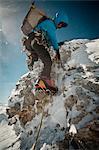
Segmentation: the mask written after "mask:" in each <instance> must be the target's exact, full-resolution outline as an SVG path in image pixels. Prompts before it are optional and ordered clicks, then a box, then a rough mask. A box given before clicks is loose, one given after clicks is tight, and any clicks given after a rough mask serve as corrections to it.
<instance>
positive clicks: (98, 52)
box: [86, 39, 99, 64]
mask: <svg viewBox="0 0 99 150" xmlns="http://www.w3.org/2000/svg"><path fill="white" fill-rule="evenodd" d="M86 46H87V49H86V51H87V53H88V54H89V59H90V60H91V61H93V62H95V63H96V64H98V63H99V39H97V40H93V41H91V42H89V43H86Z"/></svg>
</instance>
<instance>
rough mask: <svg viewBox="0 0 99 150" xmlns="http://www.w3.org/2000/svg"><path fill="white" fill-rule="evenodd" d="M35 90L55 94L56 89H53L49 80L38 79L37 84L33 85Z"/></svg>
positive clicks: (52, 82)
mask: <svg viewBox="0 0 99 150" xmlns="http://www.w3.org/2000/svg"><path fill="white" fill-rule="evenodd" d="M35 88H36V90H43V91H45V92H46V91H50V92H52V93H56V92H57V91H58V88H57V87H55V84H54V81H53V80H51V79H42V78H41V79H39V80H38V82H37V84H36V85H35Z"/></svg>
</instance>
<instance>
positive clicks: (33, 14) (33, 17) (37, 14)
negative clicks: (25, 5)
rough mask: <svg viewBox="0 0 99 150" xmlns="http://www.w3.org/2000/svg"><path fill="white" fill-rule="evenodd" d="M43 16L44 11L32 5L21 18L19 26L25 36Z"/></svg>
mask: <svg viewBox="0 0 99 150" xmlns="http://www.w3.org/2000/svg"><path fill="white" fill-rule="evenodd" d="M43 17H46V18H47V16H46V15H45V13H44V12H43V11H41V10H39V9H38V8H36V7H35V6H34V5H32V6H31V7H30V9H29V11H28V13H27V15H26V16H25V18H24V20H23V24H22V26H21V30H22V32H23V33H24V34H25V35H26V36H27V35H28V34H29V33H30V32H31V31H32V30H33V29H34V28H35V27H36V26H37V24H38V23H39V22H40V20H42V18H43Z"/></svg>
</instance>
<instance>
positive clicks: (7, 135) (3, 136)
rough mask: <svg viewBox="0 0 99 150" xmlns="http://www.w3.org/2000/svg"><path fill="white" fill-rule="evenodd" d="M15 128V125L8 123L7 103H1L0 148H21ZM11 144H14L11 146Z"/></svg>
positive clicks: (2, 149) (0, 149)
mask: <svg viewBox="0 0 99 150" xmlns="http://www.w3.org/2000/svg"><path fill="white" fill-rule="evenodd" d="M18 138H19V137H17V135H16V134H15V131H14V129H13V126H9V125H8V118H7V116H6V105H0V150H4V149H7V150H14V149H17V150H18V149H19V147H20V142H19V141H18ZM11 145H14V146H13V147H11Z"/></svg>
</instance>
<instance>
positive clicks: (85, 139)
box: [7, 39, 99, 150]
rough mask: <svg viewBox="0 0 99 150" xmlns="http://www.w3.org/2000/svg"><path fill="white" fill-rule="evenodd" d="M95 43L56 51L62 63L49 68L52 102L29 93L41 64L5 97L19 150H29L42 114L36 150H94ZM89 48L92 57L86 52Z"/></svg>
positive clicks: (98, 89) (98, 72)
mask: <svg viewBox="0 0 99 150" xmlns="http://www.w3.org/2000/svg"><path fill="white" fill-rule="evenodd" d="M97 42H99V40H94V41H89V40H86V39H85V40H80V39H78V40H72V41H69V42H65V43H64V45H62V46H61V48H60V54H61V60H62V61H61V63H60V64H57V63H55V62H53V66H52V73H51V76H52V78H53V79H54V80H55V83H56V85H57V86H58V89H59V91H58V93H57V94H56V95H54V96H53V95H47V96H46V95H44V94H43V95H42V93H41V95H39V96H38V95H36V96H35V95H34V93H33V89H34V84H35V81H36V79H37V78H38V75H39V73H40V71H41V69H42V67H43V64H42V63H41V61H40V60H39V61H38V62H36V63H35V65H34V69H33V71H31V72H28V73H27V74H26V75H24V76H23V77H21V79H20V80H19V81H18V83H17V84H16V87H15V89H14V90H13V91H12V93H11V95H10V97H9V101H8V108H7V115H8V117H9V118H10V120H9V122H10V125H11V124H14V130H15V132H16V134H17V135H18V136H19V137H20V149H21V150H26V149H27V150H29V149H31V147H32V145H33V143H35V140H36V137H37V132H38V128H39V125H40V123H41V118H42V114H43V119H42V125H41V130H40V134H39V138H38V144H37V145H36V149H37V150H38V149H40V148H41V147H42V148H41V150H43V149H44V147H45V148H46V149H51V150H52V149H53V150H54V149H55V150H58V149H60V150H65V149H66V148H67V149H70V148H71V149H72V148H73V149H77V148H79V149H83V148H86V149H92V148H96V149H98V148H99V146H98V141H99V139H98V136H97V134H98V133H99V128H98V127H99V126H98V125H99V124H98V123H99V122H98V118H99V114H98V113H99V105H98V104H99V65H98V57H97V61H96V60H95V58H94V59H93V58H92V57H94V56H93V55H94V49H95V48H96V49H97ZM92 43H94V46H93V47H91V53H92V52H93V55H92V56H91V54H90V51H89V49H88V46H89V47H90V44H92ZM92 48H93V51H92ZM87 51H88V53H87ZM51 56H52V57H53V52H52V51H51ZM89 56H90V57H89ZM95 56H96V51H95ZM39 94H40V93H39ZM15 118H16V119H15ZM12 120H14V121H12ZM11 122H12V123H11ZM72 127H74V128H75V132H74V130H73V129H74V128H73V129H71V130H70V128H72ZM76 130H77V133H76ZM69 131H70V132H69ZM72 133H73V134H72ZM79 142H80V143H79ZM44 143H46V144H44ZM51 145H52V146H51ZM95 146H96V147H95Z"/></svg>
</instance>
